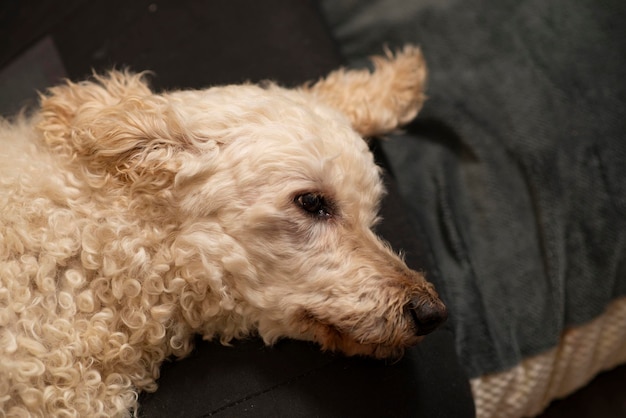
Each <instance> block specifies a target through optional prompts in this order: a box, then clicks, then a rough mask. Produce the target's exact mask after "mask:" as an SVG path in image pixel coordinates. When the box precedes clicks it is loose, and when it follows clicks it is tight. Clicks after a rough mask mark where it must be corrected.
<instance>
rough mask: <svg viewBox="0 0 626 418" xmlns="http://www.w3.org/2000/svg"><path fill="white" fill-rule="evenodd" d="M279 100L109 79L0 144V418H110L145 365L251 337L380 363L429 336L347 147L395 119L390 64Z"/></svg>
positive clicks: (52, 96)
mask: <svg viewBox="0 0 626 418" xmlns="http://www.w3.org/2000/svg"><path fill="white" fill-rule="evenodd" d="M374 63H375V69H374V71H373V72H370V71H367V70H358V71H356V70H353V71H348V70H338V71H335V72H333V73H331V74H330V75H329V76H328V77H326V78H325V79H322V80H320V81H318V82H316V83H313V84H308V85H305V86H303V87H301V88H299V89H295V90H287V89H284V88H281V87H278V86H276V85H273V84H272V85H268V86H265V87H259V86H255V85H240V86H227V87H215V88H210V89H206V90H197V91H175V92H168V93H163V94H156V93H154V92H152V91H151V90H150V89H149V88H148V86H147V85H146V83H145V81H144V79H143V77H142V76H141V75H134V74H129V73H125V72H111V73H109V74H108V75H106V76H96V77H95V79H94V80H92V81H86V82H82V83H77V84H75V83H71V82H68V83H66V84H65V85H62V86H59V87H55V88H52V89H50V91H49V92H48V94H47V95H45V96H43V97H42V99H41V108H40V109H39V110H38V111H37V113H35V114H34V115H33V116H32V117H30V118H17V119H16V120H15V121H13V122H7V121H4V122H1V126H0V416H42V417H43V416H85V417H86V416H89V417H95V416H107V417H108V416H118V415H121V416H124V415H129V414H132V413H133V411H136V409H137V394H138V392H139V391H141V390H149V391H153V390H155V389H156V386H157V385H156V383H155V381H156V379H157V378H158V376H159V366H160V365H161V363H162V362H163V360H164V359H166V358H168V357H170V356H178V357H180V356H184V355H186V354H188V353H189V352H190V350H191V349H192V346H191V344H192V340H193V338H192V336H193V335H194V334H196V333H199V334H202V335H203V336H204V338H206V339H213V338H219V340H220V341H221V342H223V343H227V342H228V341H230V340H232V339H234V338H240V337H244V336H247V335H249V334H251V333H254V332H256V333H258V334H259V335H260V336H261V337H262V338H263V339H264V340H265V341H266V342H267V343H268V344H271V343H273V342H274V341H276V340H277V339H278V338H281V337H289V338H297V339H303V340H312V341H316V342H318V343H319V344H320V345H321V347H322V348H323V349H327V350H337V351H341V352H343V353H346V354H348V355H355V354H357V355H371V356H375V357H386V356H398V355H400V354H401V353H402V350H403V349H404V348H406V347H407V346H410V345H412V344H414V343H416V342H418V341H419V340H420V338H421V335H423V334H425V333H427V332H429V331H431V330H432V329H434V328H435V327H436V326H437V325H438V324H439V323H440V322H442V321H443V320H444V319H445V316H446V311H445V307H444V306H443V304H442V303H441V301H440V300H439V298H438V296H437V294H436V292H435V291H434V289H433V287H432V285H431V284H429V283H428V282H426V281H425V279H424V277H423V275H422V274H420V273H417V272H415V271H412V270H410V269H409V268H407V266H406V265H405V264H404V263H403V261H402V260H401V259H400V258H399V257H398V256H397V255H396V254H394V253H393V252H392V251H391V250H390V249H389V247H388V246H387V245H385V243H383V242H381V240H380V239H379V238H377V237H376V235H375V234H374V233H373V232H372V230H371V228H372V226H373V225H374V224H375V223H376V220H377V215H376V213H377V208H378V204H379V201H380V199H381V196H382V194H383V186H382V184H381V180H380V177H379V174H380V173H379V169H378V168H377V167H376V166H375V164H374V161H373V157H372V155H371V153H370V152H369V149H368V146H367V144H366V142H365V141H364V140H363V139H362V136H365V137H368V136H372V135H377V134H384V133H385V132H389V131H391V130H394V129H396V128H397V127H398V126H399V125H401V124H403V123H406V122H408V121H410V120H411V119H412V118H413V117H415V115H416V113H417V111H418V110H419V108H420V107H421V104H422V101H423V94H422V87H423V83H424V79H425V75H426V69H425V65H424V63H423V60H422V56H421V53H420V52H419V50H418V49H417V48H413V47H406V48H405V49H403V50H402V51H400V52H399V53H397V54H395V55H394V54H391V53H388V54H387V56H386V57H378V58H375V59H374Z"/></svg>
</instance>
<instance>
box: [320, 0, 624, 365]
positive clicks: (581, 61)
mask: <svg viewBox="0 0 626 418" xmlns="http://www.w3.org/2000/svg"><path fill="white" fill-rule="evenodd" d="M322 6H323V9H324V11H325V13H326V15H327V17H328V20H329V22H330V24H331V26H332V28H333V30H334V33H335V36H336V37H337V39H338V41H339V42H340V45H341V48H342V51H343V53H344V55H345V56H346V57H347V58H348V60H349V62H350V63H351V64H352V65H361V64H362V63H363V58H364V57H366V56H367V55H370V54H373V53H379V52H380V51H381V46H382V45H383V44H387V45H389V46H391V47H393V46H397V45H401V44H403V43H405V42H412V43H417V44H419V45H421V46H422V48H423V51H424V53H425V55H426V58H427V61H428V64H429V68H430V82H429V87H428V95H429V97H430V99H429V100H428V101H427V103H426V106H425V109H424V111H423V112H422V113H421V115H420V117H419V118H418V120H417V121H416V122H415V123H413V124H412V125H411V126H410V127H409V128H408V129H407V132H406V133H405V134H402V135H398V136H397V137H395V138H392V140H391V141H389V142H386V143H385V144H384V149H385V151H386V153H387V156H388V158H389V159H390V162H391V166H392V167H393V171H394V174H395V176H396V178H397V179H398V182H399V184H400V187H401V192H402V194H403V196H404V198H405V200H406V203H407V205H408V207H409V208H410V213H411V216H412V218H413V222H414V224H415V226H416V227H417V228H421V229H423V230H425V231H426V234H427V236H428V237H429V239H430V246H431V248H432V252H433V258H434V259H435V261H436V264H437V269H438V271H434V272H431V276H432V278H433V280H435V281H436V282H438V285H439V287H440V288H441V289H442V291H443V296H444V298H445V299H446V301H447V303H448V305H449V307H450V311H451V313H452V321H453V325H454V329H455V333H456V339H457V351H458V352H459V355H460V356H461V361H462V363H463V364H464V365H465V366H466V368H467V371H468V374H469V375H470V376H478V375H482V374H484V373H488V372H496V371H500V370H503V369H506V368H508V367H510V366H513V365H515V364H516V363H518V362H519V361H520V360H521V359H522V358H524V357H526V356H529V355H533V354H538V353H540V352H542V351H544V350H546V349H549V348H551V347H553V346H554V345H555V344H556V343H557V341H558V338H559V335H560V334H561V332H562V331H563V330H564V328H565V327H567V326H574V325H579V324H582V323H584V322H586V321H588V320H590V319H592V318H593V317H594V316H596V315H598V314H600V313H601V312H602V311H603V310H604V309H605V307H606V306H607V304H608V303H609V302H610V301H611V300H612V299H614V298H616V297H618V296H622V295H626V81H625V78H626V24H624V22H626V2H624V1H623V0H603V1H596V0H574V1H572V0H555V1H549V2H547V1H544V0H523V1H519V0H421V1H419V0H373V1H372V0H370V1H366V0H362V1H355V0H344V1H340V2H337V1H335V0H325V1H323V2H322ZM625 326H626V324H625Z"/></svg>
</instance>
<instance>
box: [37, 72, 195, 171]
mask: <svg viewBox="0 0 626 418" xmlns="http://www.w3.org/2000/svg"><path fill="white" fill-rule="evenodd" d="M170 113H171V110H170V109H169V108H168V105H167V102H166V101H165V100H163V99H162V98H161V97H160V96H158V95H155V94H153V93H152V92H151V91H150V89H149V87H148V86H147V84H146V82H145V80H144V76H143V74H131V73H128V72H118V71H112V72H110V73H108V74H107V75H106V76H97V75H95V76H94V79H93V80H91V81H85V82H81V83H72V82H69V81H68V82H67V83H66V84H65V85H62V86H58V87H54V88H51V89H50V90H49V92H48V94H47V95H43V96H42V97H41V118H40V121H39V123H38V125H37V126H38V128H39V129H40V130H41V132H42V133H43V136H44V139H45V141H46V142H47V143H48V144H49V145H50V146H51V147H52V148H54V149H55V150H56V151H57V152H59V153H60V154H61V155H66V156H67V157H68V158H72V159H75V158H78V159H80V160H82V161H83V162H84V164H85V165H86V166H87V167H88V169H89V171H90V172H91V173H93V174H98V173H100V174H103V173H109V174H114V175H115V176H117V177H119V176H120V175H126V176H130V177H132V176H134V175H136V173H137V172H140V171H143V172H145V171H146V170H147V171H155V170H157V169H161V168H165V167H166V166H167V165H168V164H172V159H171V156H172V154H173V153H174V152H175V151H176V150H177V149H180V148H184V147H185V143H184V137H183V135H180V134H179V133H180V132H182V129H180V126H178V124H177V120H178V118H173V117H170Z"/></svg>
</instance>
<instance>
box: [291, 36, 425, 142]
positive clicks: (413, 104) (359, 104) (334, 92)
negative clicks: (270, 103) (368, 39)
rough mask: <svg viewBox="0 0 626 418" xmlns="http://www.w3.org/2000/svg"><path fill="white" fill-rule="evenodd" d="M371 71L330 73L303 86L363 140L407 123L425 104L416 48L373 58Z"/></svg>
mask: <svg viewBox="0 0 626 418" xmlns="http://www.w3.org/2000/svg"><path fill="white" fill-rule="evenodd" d="M372 63H373V65H374V70H373V71H369V70H367V69H362V70H346V69H339V70H337V71H333V72H332V73H330V74H329V75H328V76H327V77H326V78H323V79H321V80H319V81H318V82H316V83H315V84H313V85H307V86H304V87H303V89H304V90H305V91H308V92H310V93H311V94H313V95H315V96H316V97H317V98H319V99H320V100H322V101H323V102H324V103H326V104H328V105H330V106H332V107H334V108H336V109H338V110H340V111H341V112H343V113H345V114H346V115H347V116H348V118H349V119H350V121H351V123H352V127H353V128H354V130H355V131H357V132H358V133H360V134H361V135H363V136H364V137H370V136H376V135H380V134H384V133H387V132H391V131H393V130H394V129H396V128H398V127H399V126H401V125H403V124H406V123H408V122H410V121H411V120H412V119H413V118H414V117H415V116H416V115H417V112H418V111H419V110H420V109H421V107H422V104H423V102H424V100H425V96H424V87H425V81H426V64H425V62H424V59H423V57H422V53H421V51H420V49H419V48H417V47H414V46H405V47H404V49H402V50H401V51H398V52H397V53H395V54H394V53H392V52H391V51H389V50H387V51H386V55H385V56H377V57H373V58H372Z"/></svg>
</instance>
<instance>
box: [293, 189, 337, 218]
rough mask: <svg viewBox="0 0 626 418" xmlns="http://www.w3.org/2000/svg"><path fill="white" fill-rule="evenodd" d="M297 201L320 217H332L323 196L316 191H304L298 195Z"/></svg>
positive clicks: (303, 207)
mask: <svg viewBox="0 0 626 418" xmlns="http://www.w3.org/2000/svg"><path fill="white" fill-rule="evenodd" d="M295 202H296V203H297V204H298V206H300V207H301V208H302V209H304V210H305V211H307V212H308V213H310V214H311V215H314V216H316V217H320V218H327V217H330V211H329V208H328V205H327V204H326V200H325V199H324V197H323V196H321V195H319V194H316V193H304V194H301V195H299V196H296V199H295Z"/></svg>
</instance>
